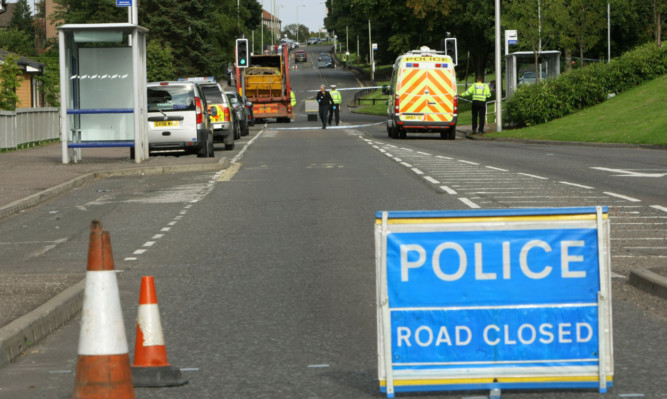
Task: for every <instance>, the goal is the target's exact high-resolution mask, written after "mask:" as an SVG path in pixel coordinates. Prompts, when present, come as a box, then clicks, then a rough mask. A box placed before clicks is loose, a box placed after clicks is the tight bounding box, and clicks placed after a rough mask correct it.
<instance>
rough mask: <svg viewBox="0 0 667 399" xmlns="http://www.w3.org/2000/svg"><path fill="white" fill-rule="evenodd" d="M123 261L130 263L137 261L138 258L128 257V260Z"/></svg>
mask: <svg viewBox="0 0 667 399" xmlns="http://www.w3.org/2000/svg"><path fill="white" fill-rule="evenodd" d="M123 260H124V261H127V262H130V261H133V260H137V258H136V257H134V256H130V257H127V258H125V259H123Z"/></svg>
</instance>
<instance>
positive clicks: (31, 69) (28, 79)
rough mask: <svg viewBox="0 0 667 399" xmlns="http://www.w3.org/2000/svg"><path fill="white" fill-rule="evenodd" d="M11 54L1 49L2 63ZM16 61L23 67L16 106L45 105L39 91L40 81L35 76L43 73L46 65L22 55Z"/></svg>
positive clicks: (0, 62)
mask: <svg viewBox="0 0 667 399" xmlns="http://www.w3.org/2000/svg"><path fill="white" fill-rule="evenodd" d="M9 54H10V53H8V52H7V51H4V50H0V65H2V64H4V60H5V57H6V56H7V55H9ZM16 63H17V65H18V66H19V68H21V75H20V79H21V81H20V82H19V87H18V88H17V89H16V94H18V96H19V100H18V103H17V104H16V108H36V107H43V106H44V100H43V99H42V95H41V94H40V92H39V82H38V81H37V79H36V78H35V77H36V76H37V75H41V74H42V72H43V70H44V65H43V64H41V63H39V62H37V61H35V60H32V59H30V58H27V57H21V56H19V59H18V60H17V61H16Z"/></svg>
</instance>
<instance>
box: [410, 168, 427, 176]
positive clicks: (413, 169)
mask: <svg viewBox="0 0 667 399" xmlns="http://www.w3.org/2000/svg"><path fill="white" fill-rule="evenodd" d="M412 171H413V172H415V173H416V174H418V175H423V174H424V172H422V171H421V170H419V169H417V168H412Z"/></svg>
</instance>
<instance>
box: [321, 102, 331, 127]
mask: <svg viewBox="0 0 667 399" xmlns="http://www.w3.org/2000/svg"><path fill="white" fill-rule="evenodd" d="M328 113H329V107H327V106H326V105H325V106H324V107H322V106H321V107H320V120H321V121H322V127H323V128H325V127H327V118H328V115H327V114H328Z"/></svg>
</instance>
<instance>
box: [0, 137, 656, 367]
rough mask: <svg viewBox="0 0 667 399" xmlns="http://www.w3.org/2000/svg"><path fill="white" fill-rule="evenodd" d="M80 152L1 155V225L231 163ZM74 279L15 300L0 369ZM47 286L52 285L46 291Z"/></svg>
mask: <svg viewBox="0 0 667 399" xmlns="http://www.w3.org/2000/svg"><path fill="white" fill-rule="evenodd" d="M467 128H468V129H466V127H465V126H461V127H460V129H459V131H458V134H459V138H460V137H461V136H465V137H467V138H474V139H479V138H480V137H479V136H475V137H471V136H470V135H469V133H470V129H469V127H467ZM82 151H83V156H82V160H81V162H79V163H76V164H74V163H70V164H63V163H62V147H61V144H60V143H53V144H46V145H40V146H36V147H33V148H27V149H21V150H17V151H10V152H4V153H0V223H2V221H3V219H6V218H11V217H15V215H17V214H20V212H21V211H24V210H26V209H28V208H30V207H33V206H36V205H38V204H40V203H43V202H45V201H48V200H49V199H51V198H53V197H55V196H57V195H60V194H62V193H65V192H67V191H69V190H72V189H74V188H76V187H79V186H83V185H85V184H88V183H90V182H93V181H95V180H98V179H104V178H109V177H122V176H136V175H160V174H171V173H187V172H205V171H217V170H222V169H225V168H226V167H228V166H229V164H230V159H229V158H228V157H226V156H221V154H222V152H221V151H220V152H216V158H197V157H196V156H193V155H188V156H181V157H174V156H168V157H151V158H150V159H148V160H146V161H144V162H142V163H140V164H137V163H135V161H134V160H132V159H130V151H129V149H127V148H91V149H83V150H82ZM2 266H3V264H2V261H1V260H0V276H2V277H0V281H3V282H5V283H6V282H7V281H9V283H6V284H5V285H0V287H9V286H10V285H11V293H17V294H15V295H14V294H10V295H5V297H7V296H19V295H20V293H22V292H26V291H28V290H35V281H34V280H32V279H31V280H25V279H18V280H13V278H14V277H13V276H11V275H10V273H7V271H5V270H3V267H2ZM77 280H78V278H77V279H75V280H72V279H70V280H67V281H65V282H63V283H62V284H60V285H58V287H59V288H58V289H56V290H55V291H54V289H53V284H49V283H50V282H49V281H44V287H37V289H38V290H40V291H43V292H45V293H46V298H45V297H44V296H42V297H41V298H42V299H41V300H37V302H38V303H36V302H35V300H32V301H27V300H25V298H24V297H23V296H19V297H18V298H13V300H12V301H11V306H12V307H15V308H14V309H12V310H13V312H14V313H13V314H17V315H22V316H20V317H18V318H16V319H14V320H13V321H12V320H8V321H6V322H3V323H2V324H4V325H0V366H2V365H4V364H6V363H9V362H11V361H12V360H14V359H16V358H17V357H18V356H21V354H23V353H24V352H25V351H26V349H27V348H28V347H30V346H31V345H34V344H36V343H37V342H39V341H40V340H42V339H43V338H45V337H46V336H47V335H48V334H50V333H51V332H53V331H55V330H56V329H58V328H60V327H61V326H62V325H63V324H65V323H66V322H67V321H69V320H70V319H72V318H73V317H75V316H76V315H77V314H78V313H79V311H80V310H81V305H82V303H83V287H84V282H85V281H84V280H80V281H77ZM630 283H631V284H634V285H636V286H637V287H639V288H642V289H644V290H646V291H648V292H650V293H652V294H654V295H657V296H660V297H662V298H665V299H667V276H663V275H660V274H658V273H656V272H654V271H652V270H648V269H638V270H636V271H633V272H632V273H631V275H630ZM22 285H25V287H22ZM46 285H49V286H50V287H49V288H48V289H47V287H46ZM28 286H29V287H28ZM4 289H5V290H7V288H4ZM49 297H50V298H49ZM0 298H2V293H0ZM0 305H3V306H6V304H0Z"/></svg>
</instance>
